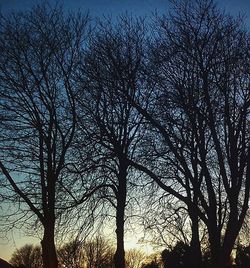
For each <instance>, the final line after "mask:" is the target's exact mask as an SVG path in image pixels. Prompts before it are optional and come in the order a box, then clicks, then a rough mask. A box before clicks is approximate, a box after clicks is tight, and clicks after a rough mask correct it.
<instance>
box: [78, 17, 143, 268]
mask: <svg viewBox="0 0 250 268" xmlns="http://www.w3.org/2000/svg"><path fill="white" fill-rule="evenodd" d="M143 42H144V26H143V22H138V23H136V22H135V21H134V20H133V19H132V18H130V17H128V16H123V17H120V18H119V19H118V23H117V25H112V23H111V22H110V21H105V22H103V23H101V24H100V25H99V29H98V31H97V32H96V33H95V35H94V36H93V37H92V39H91V40H90V44H89V48H88V51H87V52H86V54H85V58H84V62H83V66H82V73H81V74H80V77H79V79H80V81H81V83H82V88H80V89H79V105H80V106H81V108H82V111H83V112H82V114H83V119H82V121H81V122H82V125H83V130H84V132H85V135H87V137H88V140H89V141H91V147H92V150H91V155H92V163H93V170H95V174H96V179H95V182H98V180H99V181H100V182H99V185H100V186H101V185H103V187H102V190H101V191H99V193H100V198H101V199H102V200H103V202H107V203H108V207H110V206H111V207H113V208H114V209H115V220H116V237H117V249H116V254H115V257H114V258H115V267H116V268H124V267H125V251H124V224H125V215H126V212H125V209H126V205H127V203H128V195H129V186H130V184H129V178H130V177H132V176H131V175H130V174H132V172H131V168H130V165H129V163H128V161H127V159H128V158H131V159H133V158H134V156H135V154H136V149H137V145H138V143H139V142H140V138H141V133H142V132H141V130H140V127H141V122H142V116H140V115H139V114H138V112H137V111H136V109H134V108H133V106H132V105H131V104H130V103H129V102H128V100H126V98H124V95H123V94H121V93H120V91H123V92H124V94H125V92H127V93H126V94H129V95H130V96H133V98H135V99H136V98H139V97H140V92H139V86H140V85H141V84H142V83H143V81H142V69H143V68H144V67H143V56H142V53H143V51H142V49H143ZM137 87H138V88H137ZM80 120H81V119H80ZM87 120H89V121H88V122H87ZM86 132H87V133H86ZM108 210H109V211H110V208H108ZM109 213H110V212H109Z"/></svg>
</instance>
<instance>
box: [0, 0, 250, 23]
mask: <svg viewBox="0 0 250 268" xmlns="http://www.w3.org/2000/svg"><path fill="white" fill-rule="evenodd" d="M47 1H48V2H49V3H52V4H53V3H56V2H61V3H63V5H64V7H65V9H69V10H79V9H80V10H83V11H86V10H88V11H89V12H90V14H91V15H92V16H101V15H110V14H113V15H115V14H119V13H122V12H125V11H128V12H132V14H135V15H145V14H147V15H150V14H151V12H154V11H155V10H158V11H159V12H162V13H163V12H166V11H167V10H168V9H169V1H168V0H61V1H60V0H59V1H58V0H47ZM39 2H40V1H39V0H0V9H1V10H2V11H3V12H6V11H10V10H25V9H28V8H30V7H31V6H32V5H34V4H37V3H39ZM216 2H217V3H218V5H219V7H221V8H223V9H225V10H226V11H228V12H230V13H232V14H234V15H235V14H238V13H239V12H241V13H244V14H245V15H246V16H247V17H248V18H247V24H248V25H250V0H217V1H216Z"/></svg>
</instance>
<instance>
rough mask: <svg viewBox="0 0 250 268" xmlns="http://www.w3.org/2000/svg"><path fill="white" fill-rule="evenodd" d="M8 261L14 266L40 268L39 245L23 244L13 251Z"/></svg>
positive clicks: (40, 251) (40, 252) (40, 255)
mask: <svg viewBox="0 0 250 268" xmlns="http://www.w3.org/2000/svg"><path fill="white" fill-rule="evenodd" d="M10 263H11V264H12V265H13V266H14V267H25V268H42V250H41V247H39V246H33V245H24V246H23V247H21V248H20V249H17V250H16V251H14V253H13V254H12V256H11V260H10Z"/></svg>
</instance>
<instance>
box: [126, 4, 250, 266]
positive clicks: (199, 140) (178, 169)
mask: <svg viewBox="0 0 250 268" xmlns="http://www.w3.org/2000/svg"><path fill="white" fill-rule="evenodd" d="M158 22H159V24H158V25H159V28H158V33H159V34H158V37H159V38H158V39H157V40H156V42H155V48H154V49H153V50H152V59H153V62H154V63H155V70H157V72H156V74H155V81H156V83H157V84H156V85H155V88H154V90H155V93H154V95H153V96H152V103H154V105H152V106H153V107H154V109H152V110H150V109H146V108H145V105H144V104H143V102H141V103H138V102H135V101H134V100H133V99H131V98H130V96H128V95H127V96H126V97H127V98H128V99H129V100H130V101H131V103H132V104H133V105H134V107H136V108H137V109H138V111H139V112H140V113H141V114H142V115H143V116H144V117H145V119H146V120H148V122H149V124H150V125H151V126H152V127H153V129H155V130H157V132H158V139H157V140H156V141H155V143H154V147H153V148H152V150H153V151H152V155H153V152H154V153H158V155H159V159H160V161H161V163H162V160H163V161H164V166H166V167H167V168H166V169H165V170H164V168H163V169H159V165H160V164H158V165H157V161H156V163H155V165H154V166H153V167H152V164H150V163H151V159H150V158H149V159H148V160H149V161H148V164H147V165H145V163H134V166H135V167H137V168H138V169H139V170H141V171H143V172H145V173H146V174H148V175H149V176H150V177H151V178H153V179H154V180H155V182H156V183H158V185H159V186H160V187H161V188H162V189H163V190H165V191H166V192H168V193H170V194H172V195H173V196H175V198H177V199H179V200H180V201H182V202H183V203H184V204H185V205H186V207H187V210H188V213H189V217H190V219H191V221H192V239H191V249H192V251H193V253H192V256H193V258H192V260H193V262H194V263H193V266H194V267H200V265H201V249H200V238H199V220H202V221H203V223H204V224H205V226H206V228H207V231H208V235H209V242H210V249H211V259H212V263H213V267H226V266H227V265H228V264H229V263H230V254H231V251H232V248H233V245H234V243H235V240H236V238H237V236H238V234H239V231H240V229H241V227H242V224H243V221H244V218H245V216H246V212H247V209H248V202H249V188H250V183H249V175H250V172H249V164H250V162H249V161H250V160H249V159H250V157H249V150H250V149H249V140H250V139H249V133H250V131H249V117H248V114H249V105H250V102H249V97H250V96H249V94H250V91H249V85H248V82H247V81H249V68H248V66H249V62H248V60H247V61H245V59H246V58H248V59H249V57H248V56H247V55H248V51H249V49H248V48H249V38H248V35H247V34H246V32H245V31H244V29H243V27H242V26H241V24H240V22H239V21H237V20H234V19H233V18H232V17H230V16H226V15H224V14H223V13H221V12H220V11H218V9H217V8H216V6H215V5H214V3H213V1H176V2H175V4H174V9H173V12H172V14H171V15H170V17H169V18H167V17H165V16H163V17H162V18H159V19H158ZM243 62H244V63H243ZM159 141H161V142H162V143H161V144H159Z"/></svg>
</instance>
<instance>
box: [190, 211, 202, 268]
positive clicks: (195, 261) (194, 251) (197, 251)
mask: <svg viewBox="0 0 250 268" xmlns="http://www.w3.org/2000/svg"><path fill="white" fill-rule="evenodd" d="M189 216H190V219H191V221H192V226H191V229H192V238H191V243H190V246H191V248H190V255H189V263H190V267H197V268H200V267H201V266H202V254H201V245H200V237H199V218H198V215H197V214H196V213H195V211H193V209H192V208H191V209H189Z"/></svg>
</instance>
